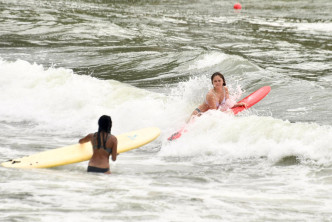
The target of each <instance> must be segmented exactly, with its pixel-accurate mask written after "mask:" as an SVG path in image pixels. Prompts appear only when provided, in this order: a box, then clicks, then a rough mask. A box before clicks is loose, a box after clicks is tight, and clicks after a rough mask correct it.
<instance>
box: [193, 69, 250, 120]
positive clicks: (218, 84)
mask: <svg viewBox="0 0 332 222" xmlns="http://www.w3.org/2000/svg"><path fill="white" fill-rule="evenodd" d="M211 82H212V85H213V89H211V90H210V91H209V92H208V93H207V95H206V97H205V101H204V103H203V104H201V105H200V106H198V107H197V108H196V109H195V110H194V111H193V113H192V114H191V117H192V116H200V115H201V114H202V113H204V112H206V111H208V110H210V109H218V110H221V111H226V110H227V109H228V106H227V104H226V101H227V100H228V99H229V93H228V88H227V86H226V81H225V78H224V76H223V75H222V74H221V73H220V72H216V73H214V74H213V75H212V76H211ZM239 106H245V107H246V104H245V103H236V104H235V105H234V106H233V107H239ZM233 107H229V108H233ZM190 119H191V118H190Z"/></svg>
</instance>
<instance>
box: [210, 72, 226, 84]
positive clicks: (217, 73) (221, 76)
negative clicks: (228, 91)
mask: <svg viewBox="0 0 332 222" xmlns="http://www.w3.org/2000/svg"><path fill="white" fill-rule="evenodd" d="M216 76H220V78H222V80H223V81H224V84H223V86H226V81H225V77H224V76H223V74H221V73H220V72H215V73H213V74H212V76H211V82H212V84H213V79H214V77H216Z"/></svg>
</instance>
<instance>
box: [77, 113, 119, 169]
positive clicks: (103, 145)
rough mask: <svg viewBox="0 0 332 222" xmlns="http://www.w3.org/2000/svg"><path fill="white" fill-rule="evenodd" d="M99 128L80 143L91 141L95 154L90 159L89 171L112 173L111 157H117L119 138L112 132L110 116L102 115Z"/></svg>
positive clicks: (113, 158)
mask: <svg viewBox="0 0 332 222" xmlns="http://www.w3.org/2000/svg"><path fill="white" fill-rule="evenodd" d="M98 125H99V129H98V132H96V133H90V134H88V135H87V136H85V137H84V138H82V139H80V140H79V143H86V142H89V141H91V144H92V149H93V155H92V157H91V159H90V161H89V165H88V172H96V173H107V174H110V173H111V171H110V164H109V157H110V155H112V160H113V161H115V160H116V157H117V146H118V140H117V139H116V137H115V136H114V135H112V134H111V128H112V120H111V117H110V116H106V115H104V116H101V117H100V118H99V121H98Z"/></svg>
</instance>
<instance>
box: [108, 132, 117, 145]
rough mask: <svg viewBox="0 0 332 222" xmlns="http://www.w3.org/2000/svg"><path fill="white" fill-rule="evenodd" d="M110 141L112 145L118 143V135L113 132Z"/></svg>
mask: <svg viewBox="0 0 332 222" xmlns="http://www.w3.org/2000/svg"><path fill="white" fill-rule="evenodd" d="M108 142H109V143H110V145H112V146H113V145H116V144H118V139H117V138H116V136H114V135H112V134H111V138H110V139H109V140H108Z"/></svg>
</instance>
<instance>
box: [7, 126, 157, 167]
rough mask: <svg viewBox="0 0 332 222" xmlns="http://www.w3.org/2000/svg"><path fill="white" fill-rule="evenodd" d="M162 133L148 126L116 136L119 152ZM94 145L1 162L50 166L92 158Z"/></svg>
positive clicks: (72, 146)
mask: <svg viewBox="0 0 332 222" xmlns="http://www.w3.org/2000/svg"><path fill="white" fill-rule="evenodd" d="M159 135H160V129H159V128H157V127H148V128H143V129H139V130H136V131H132V132H129V133H124V134H121V135H119V136H116V138H117V139H118V153H123V152H126V151H129V150H132V149H136V148H138V147H141V146H143V145H145V144H147V143H149V142H151V141H153V140H155V139H156V138H157V137H158V136H159ZM91 157H92V145H91V143H90V142H88V143H84V144H75V145H70V146H65V147H61V148H57V149H52V150H47V151H44V152H40V153H36V154H33V155H30V156H26V157H22V158H18V159H14V160H10V161H7V162H3V163H1V165H2V166H4V167H10V168H49V167H56V166H62V165H67V164H72V163H78V162H82V161H87V160H90V158H91Z"/></svg>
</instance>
